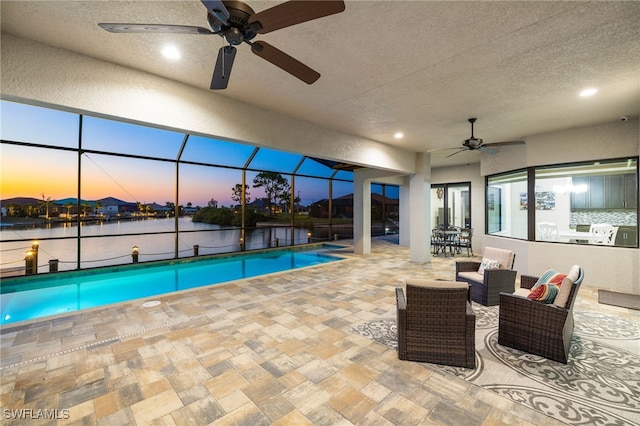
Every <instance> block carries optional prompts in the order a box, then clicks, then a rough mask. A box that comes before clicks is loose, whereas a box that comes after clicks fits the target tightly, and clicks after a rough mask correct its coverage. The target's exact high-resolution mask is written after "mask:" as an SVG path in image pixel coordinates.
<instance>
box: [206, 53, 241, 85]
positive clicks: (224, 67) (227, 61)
mask: <svg viewBox="0 0 640 426" xmlns="http://www.w3.org/2000/svg"><path fill="white" fill-rule="evenodd" d="M236 52H237V49H236V48H235V47H233V46H223V47H221V48H220V50H218V59H217V60H216V66H215V68H214V69H213V78H212V79H211V90H220V89H226V88H227V85H228V84H229V77H230V75H231V67H233V60H234V59H235V57H236Z"/></svg>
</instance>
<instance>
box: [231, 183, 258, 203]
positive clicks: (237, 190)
mask: <svg viewBox="0 0 640 426" xmlns="http://www.w3.org/2000/svg"><path fill="white" fill-rule="evenodd" d="M254 182H255V181H254ZM231 199H232V200H233V201H235V202H236V203H237V204H242V184H241V183H236V186H234V187H233V188H231ZM250 201H251V198H249V185H245V186H244V203H245V204H249V203H250Z"/></svg>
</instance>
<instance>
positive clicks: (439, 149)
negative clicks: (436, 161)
mask: <svg viewBox="0 0 640 426" xmlns="http://www.w3.org/2000/svg"><path fill="white" fill-rule="evenodd" d="M452 149H461V148H460V147H457V146H456V147H455V148H437V149H430V150H428V151H427V153H430V152H439V151H450V150H452ZM465 149H466V148H465Z"/></svg>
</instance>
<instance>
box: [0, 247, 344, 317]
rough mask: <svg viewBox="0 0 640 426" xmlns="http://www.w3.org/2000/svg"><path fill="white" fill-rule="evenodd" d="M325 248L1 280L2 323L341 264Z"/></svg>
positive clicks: (277, 251)
mask: <svg viewBox="0 0 640 426" xmlns="http://www.w3.org/2000/svg"><path fill="white" fill-rule="evenodd" d="M341 259H342V258H340V257H336V256H331V255H329V254H326V253H323V250H314V251H303V250H300V249H292V250H287V249H284V250H276V251H269V252H261V253H253V254H242V255H236V256H225V257H217V258H209V259H196V260H185V261H171V262H163V263H162V264H151V265H144V264H142V265H136V266H135V267H132V266H130V265H129V266H126V267H121V268H109V270H108V271H104V270H101V271H83V272H61V273H56V274H47V275H40V276H37V277H20V278H13V279H6V280H3V281H2V285H1V292H0V293H1V294H0V306H1V308H0V309H1V311H0V315H1V316H0V324H2V325H4V324H9V323H14V322H19V321H27V320H33V319H37V318H43V317H46V316H50V315H59V314H64V313H67V312H72V311H79V310H82V309H88V308H94V307H97V306H104V305H109V304H112V303H118V302H124V301H127V300H134V299H140V298H145V297H149V296H155V295H160V294H166V293H172V292H176V291H181V290H187V289H191V288H195V287H202V286H207V285H211V284H219V283H223V282H227V281H232V280H237V279H241V278H248V277H254V276H258V275H264V274H269V273H273V272H280V271H287V270H291V269H297V268H303V267H306V266H312V265H318V264H322V263H327V262H333V261H337V260H341Z"/></svg>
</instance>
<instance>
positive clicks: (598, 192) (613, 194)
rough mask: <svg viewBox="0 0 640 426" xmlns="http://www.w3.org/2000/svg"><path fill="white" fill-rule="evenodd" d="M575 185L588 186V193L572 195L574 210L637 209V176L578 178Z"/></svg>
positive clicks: (574, 180)
mask: <svg viewBox="0 0 640 426" xmlns="http://www.w3.org/2000/svg"><path fill="white" fill-rule="evenodd" d="M573 185H574V186H578V185H587V188H588V189H587V191H586V192H581V193H572V194H571V209H572V210H581V209H583V210H589V209H591V210H593V209H635V208H636V206H637V203H638V188H637V182H636V175H635V174H631V173H630V174H624V175H607V176H578V177H574V178H573Z"/></svg>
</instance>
